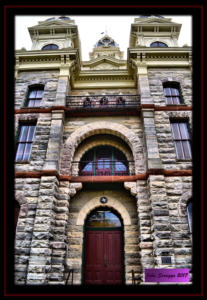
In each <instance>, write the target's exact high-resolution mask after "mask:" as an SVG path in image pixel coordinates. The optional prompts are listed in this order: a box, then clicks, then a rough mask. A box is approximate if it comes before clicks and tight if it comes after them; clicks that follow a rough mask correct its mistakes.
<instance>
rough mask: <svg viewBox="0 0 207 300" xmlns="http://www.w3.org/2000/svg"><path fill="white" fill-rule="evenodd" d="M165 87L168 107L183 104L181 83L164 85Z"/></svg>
mask: <svg viewBox="0 0 207 300" xmlns="http://www.w3.org/2000/svg"><path fill="white" fill-rule="evenodd" d="M163 87H164V95H165V101H166V104H167V105H176V104H181V91H180V85H179V83H177V82H174V83H164V85H163Z"/></svg>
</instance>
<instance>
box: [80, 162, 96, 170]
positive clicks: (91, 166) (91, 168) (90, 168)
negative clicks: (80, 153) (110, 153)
mask: <svg viewBox="0 0 207 300" xmlns="http://www.w3.org/2000/svg"><path fill="white" fill-rule="evenodd" d="M92 171H93V163H92V162H89V163H88V164H87V165H86V166H85V167H84V168H83V169H82V172H92Z"/></svg>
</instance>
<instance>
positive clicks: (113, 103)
mask: <svg viewBox="0 0 207 300" xmlns="http://www.w3.org/2000/svg"><path fill="white" fill-rule="evenodd" d="M66 107H67V110H68V111H69V112H72V113H87V114H88V113H93V112H95V113H96V114H97V113H102V114H104V112H105V113H106V112H107V113H108V112H112V113H115V114H121V113H123V112H124V113H132V114H134V113H137V111H138V110H139V109H140V95H95V96H68V97H66Z"/></svg>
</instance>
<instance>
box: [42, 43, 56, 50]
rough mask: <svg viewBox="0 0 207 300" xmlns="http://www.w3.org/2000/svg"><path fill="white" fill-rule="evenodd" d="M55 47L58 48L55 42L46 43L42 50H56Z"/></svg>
mask: <svg viewBox="0 0 207 300" xmlns="http://www.w3.org/2000/svg"><path fill="white" fill-rule="evenodd" d="M57 49H59V47H58V45H56V44H48V45H46V46H44V47H42V50H57Z"/></svg>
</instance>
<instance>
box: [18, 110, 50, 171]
mask: <svg viewBox="0 0 207 300" xmlns="http://www.w3.org/2000/svg"><path fill="white" fill-rule="evenodd" d="M32 120H34V121H36V120H37V124H36V130H35V135H34V142H33V145H32V151H31V156H30V160H29V161H21V162H16V164H15V170H16V172H26V171H41V170H42V168H43V165H44V161H45V158H46V153H47V146H48V141H49V136H50V125H51V114H43V113H40V114H18V115H16V126H18V124H19V122H21V121H32ZM16 134H17V128H16Z"/></svg>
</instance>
